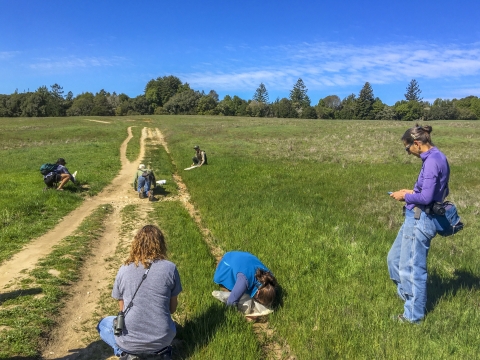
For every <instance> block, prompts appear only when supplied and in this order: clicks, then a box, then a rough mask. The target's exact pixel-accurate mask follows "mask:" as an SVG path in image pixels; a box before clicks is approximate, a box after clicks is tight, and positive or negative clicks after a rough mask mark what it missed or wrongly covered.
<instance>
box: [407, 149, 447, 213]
mask: <svg viewBox="0 0 480 360" xmlns="http://www.w3.org/2000/svg"><path fill="white" fill-rule="evenodd" d="M420 158H421V159H422V161H423V164H422V169H421V170H420V174H418V179H417V182H416V183H415V187H414V188H413V191H415V193H414V194H405V203H406V208H407V209H408V210H412V209H413V208H414V207H415V206H417V205H419V206H422V205H423V206H424V205H429V204H431V203H432V202H434V201H435V202H443V201H444V199H445V198H446V197H447V195H448V179H449V177H450V166H449V165H448V161H447V157H446V156H445V155H444V154H443V153H442V152H441V151H440V150H438V149H437V148H436V147H432V148H431V149H430V150H428V151H427V152H424V153H422V154H420Z"/></svg>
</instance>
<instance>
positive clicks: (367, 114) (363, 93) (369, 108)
mask: <svg viewBox="0 0 480 360" xmlns="http://www.w3.org/2000/svg"><path fill="white" fill-rule="evenodd" d="M374 102H375V97H374V96H373V89H372V86H371V85H370V83H369V82H366V83H365V85H363V88H362V90H360V94H358V98H357V102H356V104H355V105H356V106H355V117H356V118H357V119H363V120H365V119H374V114H373V103H374Z"/></svg>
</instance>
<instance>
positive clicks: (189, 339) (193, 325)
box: [174, 304, 233, 359]
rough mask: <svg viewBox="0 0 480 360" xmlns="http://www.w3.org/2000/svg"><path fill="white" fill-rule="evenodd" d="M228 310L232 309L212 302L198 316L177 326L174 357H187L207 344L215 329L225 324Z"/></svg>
mask: <svg viewBox="0 0 480 360" xmlns="http://www.w3.org/2000/svg"><path fill="white" fill-rule="evenodd" d="M229 310H232V309H229V308H227V307H226V306H225V305H224V304H212V305H211V306H210V307H209V308H208V309H207V310H206V311H205V312H203V313H202V314H200V315H199V316H197V317H195V318H193V319H189V320H187V322H186V323H185V325H184V326H183V327H177V342H178V343H179V344H178V345H177V346H175V347H174V359H187V358H189V357H190V356H192V355H193V354H194V353H195V351H198V349H200V348H202V347H204V346H205V345H207V344H208V342H209V341H210V339H212V338H213V337H214V334H215V333H216V332H217V330H218V329H219V328H220V327H221V326H222V325H224V324H225V321H226V312H227V311H229ZM232 311H233V310H232Z"/></svg>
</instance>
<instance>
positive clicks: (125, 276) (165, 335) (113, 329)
mask: <svg viewBox="0 0 480 360" xmlns="http://www.w3.org/2000/svg"><path fill="white" fill-rule="evenodd" d="M181 291H182V284H181V282H180V275H179V273H178V270H177V267H176V266H175V264H174V263H172V262H170V261H168V260H167V247H166V245H165V239H164V237H163V234H162V232H161V231H160V229H159V228H158V227H156V226H154V225H146V226H144V227H143V228H141V229H140V230H139V231H138V233H137V234H136V235H135V238H134V239H133V242H132V244H131V247H130V254H129V256H128V258H127V259H126V260H125V262H124V264H123V265H122V266H121V267H120V269H119V270H118V273H117V276H116V279H115V283H114V284H113V290H112V297H113V298H114V299H117V300H118V306H119V310H120V312H121V315H123V324H124V325H123V326H118V321H117V322H116V323H115V321H114V320H115V319H117V317H115V316H107V317H106V318H103V319H102V320H100V322H99V323H98V325H97V330H98V332H99V334H100V337H101V338H102V340H103V341H105V342H106V343H107V344H108V345H110V346H111V347H112V348H113V352H114V354H115V355H116V356H118V357H120V359H121V360H136V359H144V358H148V359H171V356H172V347H171V343H172V341H173V339H174V337H175V335H176V328H175V323H174V321H173V320H172V316H171V314H173V313H174V312H175V311H176V309H177V304H178V300H177V297H178V294H180V292H181ZM119 314H120V313H119Z"/></svg>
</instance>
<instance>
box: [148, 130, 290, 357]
mask: <svg viewBox="0 0 480 360" xmlns="http://www.w3.org/2000/svg"><path fill="white" fill-rule="evenodd" d="M155 132H156V137H157V138H158V140H159V142H160V144H161V145H162V146H163V147H164V148H165V151H166V152H167V153H168V154H169V155H170V150H169V149H168V144H167V142H166V141H165V138H164V137H163V135H162V133H161V131H160V130H159V129H158V128H157V129H155ZM172 161H173V160H172ZM173 178H174V180H175V182H176V183H177V186H178V188H179V198H180V201H181V202H182V203H183V205H184V206H185V208H186V209H187V211H188V212H189V214H190V216H191V217H192V218H193V220H194V221H195V222H196V224H197V226H198V227H199V229H200V231H201V232H202V234H203V239H204V241H205V242H206V244H207V245H208V247H209V249H210V252H211V253H212V255H213V256H214V257H215V259H216V260H217V262H218V261H220V259H221V258H222V256H223V254H224V253H225V251H223V250H222V249H221V248H220V247H218V246H216V245H215V243H214V241H213V237H212V234H211V232H210V230H209V229H208V228H206V227H205V226H203V224H202V219H201V217H200V214H199V213H198V211H197V210H195V207H194V205H193V204H192V202H191V201H190V194H189V193H188V189H187V186H186V185H185V183H184V182H183V180H182V177H181V176H180V175H179V174H178V173H175V174H173ZM170 200H177V199H176V198H171V199H170ZM251 321H255V320H251ZM253 330H254V332H255V334H257V336H258V337H259V338H260V339H262V338H266V339H268V341H267V344H266V345H264V348H263V350H264V352H265V353H266V354H267V355H268V357H269V358H274V359H284V360H295V359H296V357H295V356H294V355H293V354H292V351H291V350H290V347H289V346H288V344H287V343H286V342H283V344H280V343H279V342H278V341H276V340H275V339H274V337H275V333H274V331H273V330H272V329H271V328H270V327H269V326H268V322H267V320H266V318H264V317H262V318H259V319H257V320H256V321H255V322H254V324H253Z"/></svg>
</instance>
